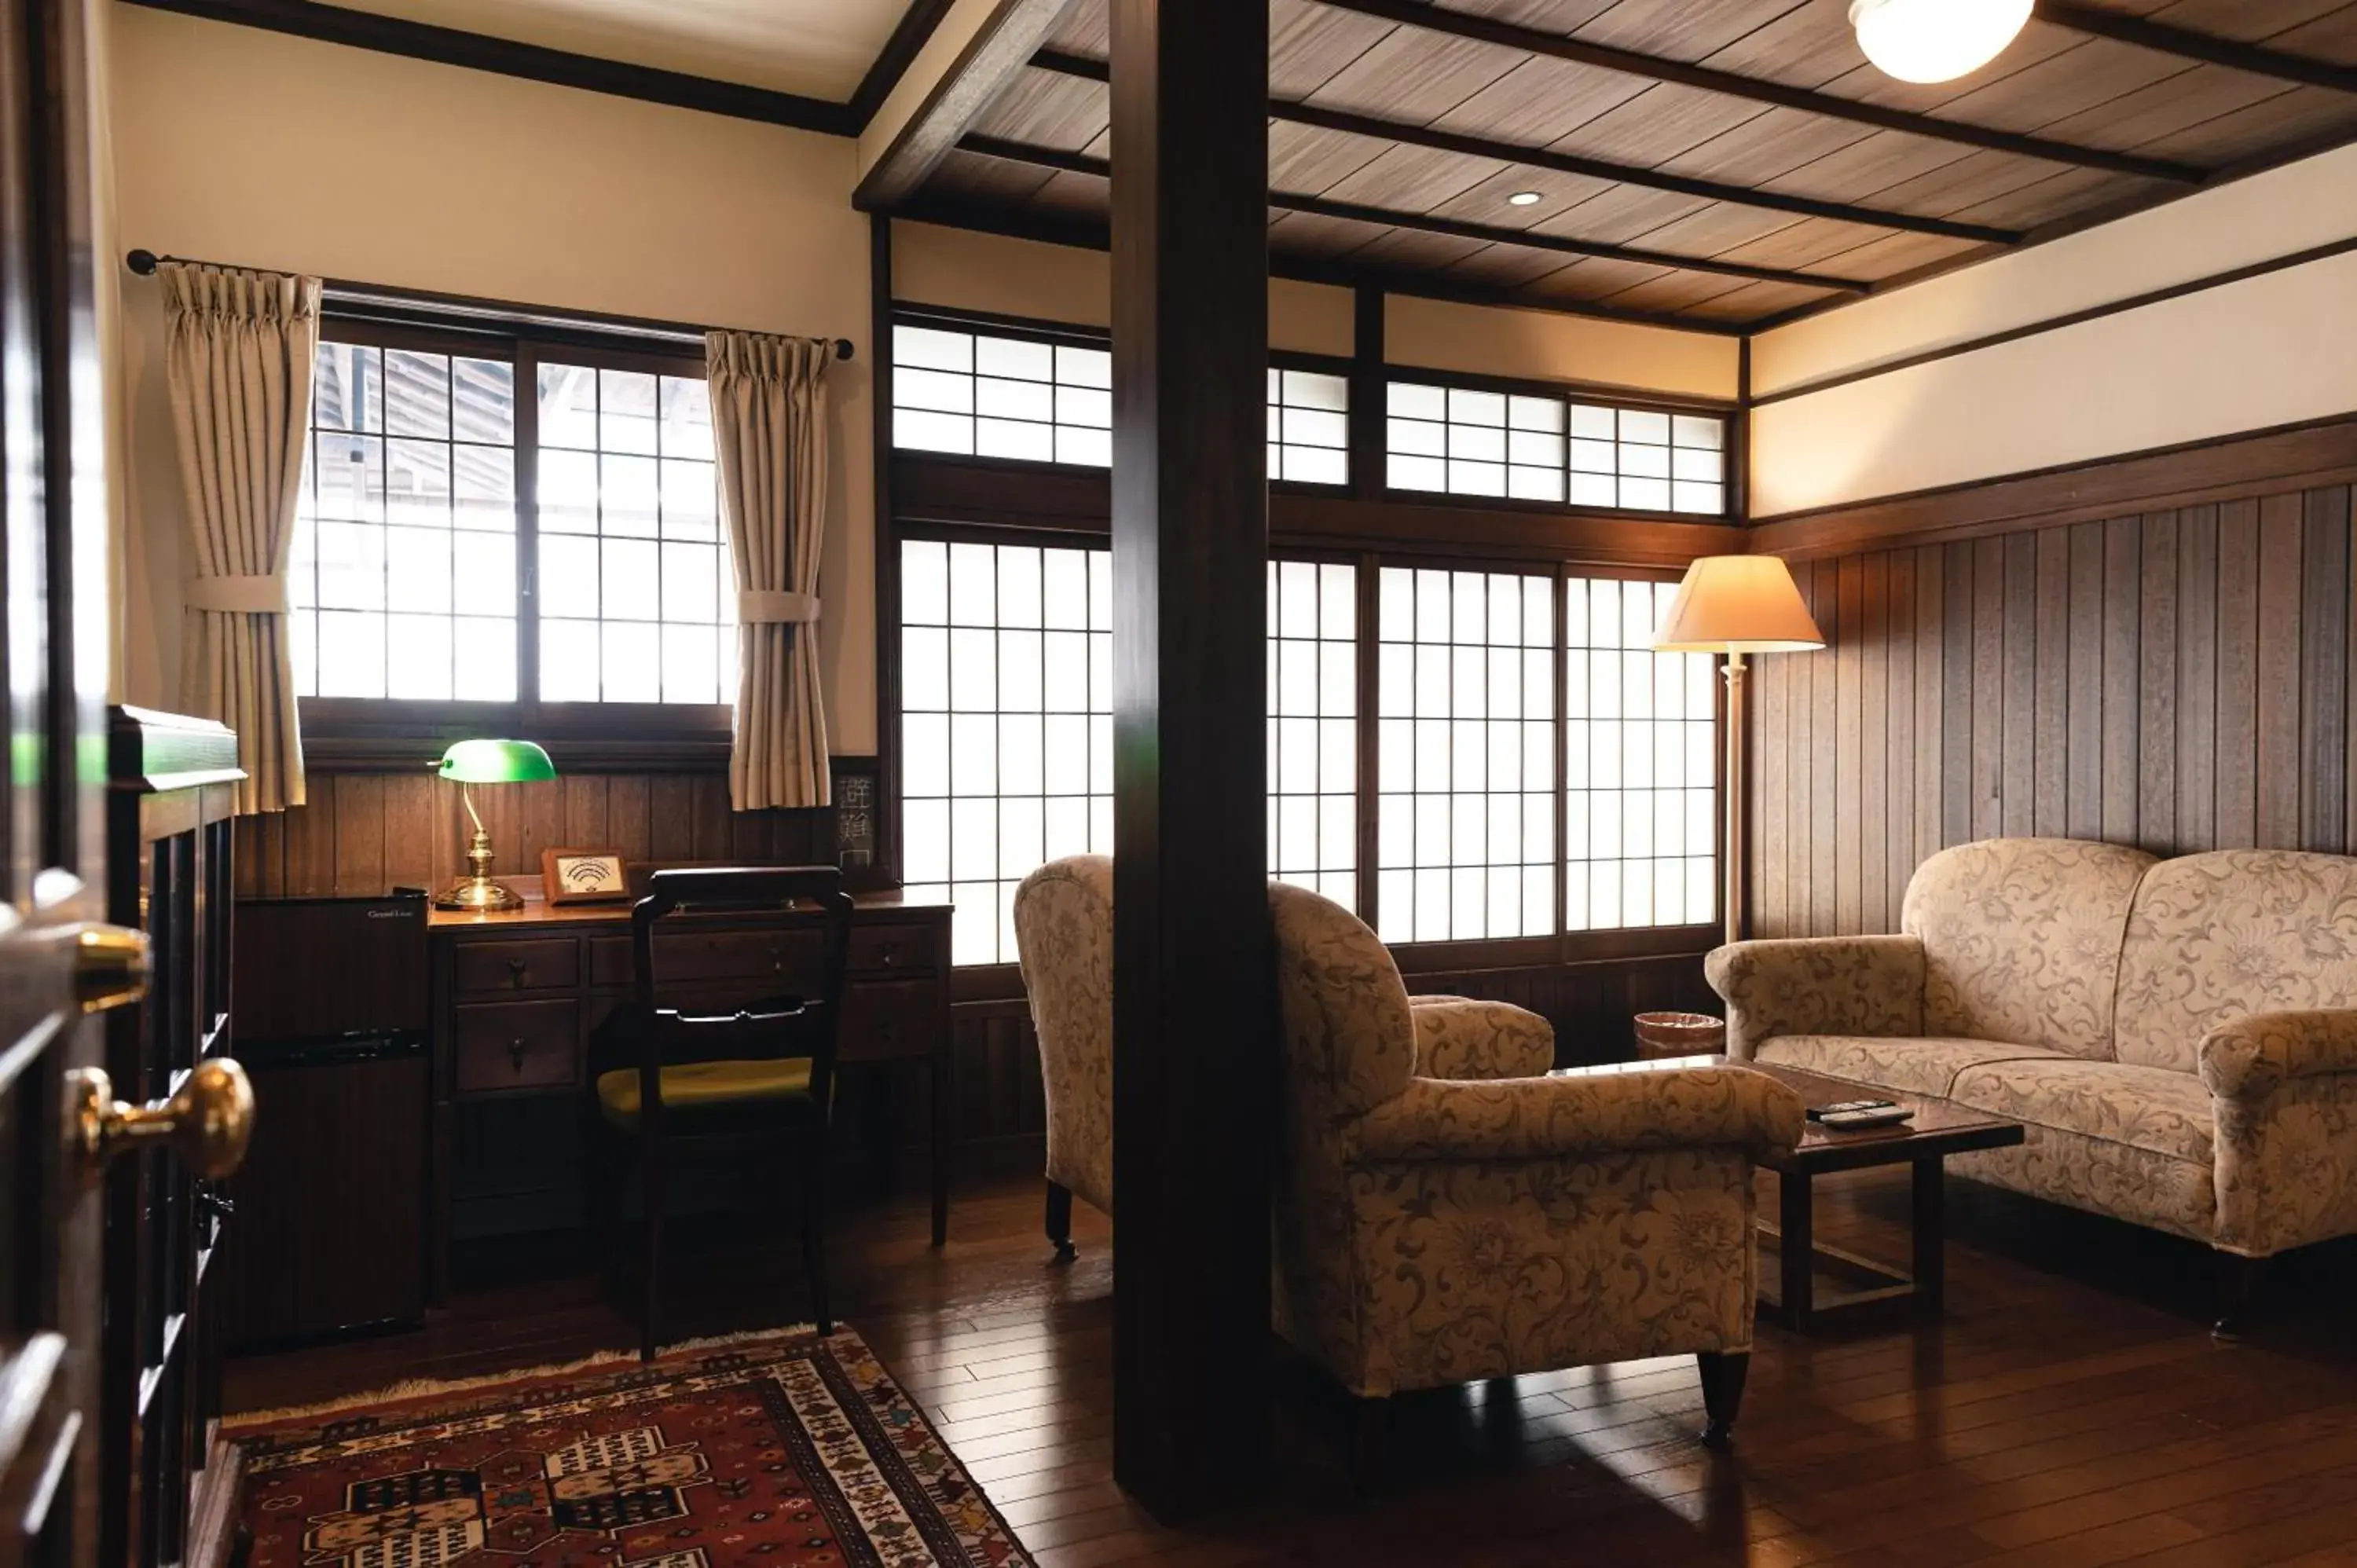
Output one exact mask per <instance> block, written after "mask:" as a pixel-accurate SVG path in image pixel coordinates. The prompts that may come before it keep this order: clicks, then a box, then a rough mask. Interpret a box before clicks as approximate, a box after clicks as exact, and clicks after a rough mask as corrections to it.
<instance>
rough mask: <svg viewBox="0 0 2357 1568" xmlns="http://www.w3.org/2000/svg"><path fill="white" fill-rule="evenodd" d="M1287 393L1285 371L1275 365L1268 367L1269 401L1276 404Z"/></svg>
mask: <svg viewBox="0 0 2357 1568" xmlns="http://www.w3.org/2000/svg"><path fill="white" fill-rule="evenodd" d="M1284 395H1285V372H1284V371H1280V370H1278V369H1277V368H1276V367H1275V365H1271V366H1270V367H1269V368H1268V401H1269V403H1271V404H1272V405H1274V404H1275V403H1277V402H1278V401H1280V400H1281V399H1282V398H1283V397H1284Z"/></svg>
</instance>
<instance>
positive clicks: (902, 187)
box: [851, 0, 1071, 212]
mask: <svg viewBox="0 0 2357 1568" xmlns="http://www.w3.org/2000/svg"><path fill="white" fill-rule="evenodd" d="M1070 4H1071V0H950V3H949V4H948V5H946V6H944V7H943V8H942V15H941V16H939V17H937V18H936V19H935V22H934V26H933V27H932V28H931V31H930V32H929V34H928V35H927V37H926V38H925V40H924V42H923V44H922V45H920V47H919V48H916V49H914V50H912V51H911V53H910V57H909V64H908V65H907V67H906V68H905V69H904V70H902V72H901V75H900V79H899V81H898V82H896V83H895V84H894V86H893V88H892V90H891V91H889V92H888V93H886V94H885V95H884V97H883V99H882V101H881V102H879V103H877V106H876V108H875V110H874V112H873V113H870V114H869V116H868V118H867V122H866V124H865V125H864V126H863V127H862V128H861V130H860V132H859V183H858V185H857V186H856V187H855V188H853V190H852V193H851V201H852V205H853V206H855V207H856V208H858V209H861V210H862V211H866V212H874V211H877V210H879V209H889V208H891V207H894V206H896V205H898V204H899V203H900V202H902V201H905V200H907V199H909V197H911V196H913V195H915V194H916V192H917V190H918V189H919V188H920V187H921V186H922V185H923V184H924V183H925V180H926V178H927V177H929V176H930V175H931V173H932V172H933V168H934V166H935V165H937V164H939V163H940V162H941V161H942V156H944V155H945V154H947V153H948V152H949V150H950V149H951V148H952V147H953V146H955V145H957V140H958V138H959V137H960V136H963V135H964V134H965V133H966V129H967V127H968V126H970V125H972V124H974V120H975V118H976V117H977V116H978V115H980V114H981V113H982V112H983V111H984V110H985V109H986V108H988V107H989V106H990V102H991V100H993V99H994V98H996V97H997V96H998V93H999V91H1000V89H1002V88H1004V87H1005V86H1006V83H1007V82H1008V81H1010V80H1012V79H1013V77H1014V75H1015V73H1016V72H1017V70H1021V69H1022V68H1023V62H1024V61H1025V60H1027V59H1029V58H1030V57H1031V54H1032V51H1033V50H1035V49H1037V48H1039V46H1040V45H1041V44H1043V43H1045V42H1047V39H1048V35H1049V33H1050V32H1052V31H1054V30H1055V27H1056V24H1057V23H1058V22H1059V21H1060V20H1061V19H1062V17H1063V14H1064V11H1065V8H1066V7H1067V6H1068V5H1070ZM952 49H955V50H956V53H955V55H954V57H953V58H952V57H951V55H950V51H951V50H952Z"/></svg>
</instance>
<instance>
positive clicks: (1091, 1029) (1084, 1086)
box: [1015, 854, 1113, 1214]
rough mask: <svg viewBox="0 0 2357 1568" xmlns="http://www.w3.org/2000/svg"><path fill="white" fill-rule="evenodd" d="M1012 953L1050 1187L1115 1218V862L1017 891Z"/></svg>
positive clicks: (1060, 871)
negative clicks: (1025, 1001) (1025, 1007)
mask: <svg viewBox="0 0 2357 1568" xmlns="http://www.w3.org/2000/svg"><path fill="white" fill-rule="evenodd" d="M1015 948H1016V951H1017V954H1018V955H1019V956H1020V958H1021V961H1022V966H1023V991H1024V994H1025V995H1027V996H1028V997H1029V998H1030V1002H1031V1026H1032V1027H1033V1028H1034V1029H1035V1030H1037V1031H1038V1033H1039V1075H1040V1079H1041V1080H1042V1082H1043V1084H1044V1085H1045V1088H1046V1090H1047V1099H1048V1179H1049V1181H1052V1182H1055V1183H1057V1184H1058V1185H1060V1186H1061V1187H1069V1188H1071V1190H1072V1191H1073V1192H1075V1193H1077V1194H1079V1195H1080V1196H1081V1197H1082V1198H1084V1199H1085V1200H1087V1201H1088V1202H1089V1203H1091V1204H1093V1205H1094V1206H1095V1207H1097V1208H1100V1209H1103V1210H1104V1211H1105V1212H1106V1213H1108V1214H1110V1213H1111V1212H1113V861H1112V860H1111V859H1110V858H1108V857H1107V856H1104V855H1102V854H1076V855H1071V856H1069V857H1067V858H1065V859H1063V860H1055V861H1050V862H1049V863H1048V864H1047V865H1043V866H1041V867H1040V868H1039V870H1037V871H1035V872H1033V873H1032V874H1031V875H1028V876H1027V877H1025V878H1024V879H1023V885H1022V886H1019V887H1017V889H1016V890H1015Z"/></svg>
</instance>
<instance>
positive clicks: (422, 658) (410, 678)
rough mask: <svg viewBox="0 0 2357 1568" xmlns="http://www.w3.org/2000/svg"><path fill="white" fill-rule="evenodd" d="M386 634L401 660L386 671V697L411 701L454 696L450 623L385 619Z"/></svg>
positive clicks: (414, 618) (413, 618)
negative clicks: (399, 653)
mask: <svg viewBox="0 0 2357 1568" xmlns="http://www.w3.org/2000/svg"><path fill="white" fill-rule="evenodd" d="M385 632H386V634H387V635H388V636H389V637H390V638H391V639H393V647H395V648H397V649H399V650H401V656H400V657H399V658H397V659H394V660H390V661H389V662H388V663H387V665H386V667H385V682H384V694H385V695H386V696H388V697H406V698H411V699H435V698H439V699H447V698H448V697H449V695H450V655H451V650H450V640H451V639H450V622H449V620H448V619H447V618H445V617H442V616H418V615H395V616H387V617H386V618H385Z"/></svg>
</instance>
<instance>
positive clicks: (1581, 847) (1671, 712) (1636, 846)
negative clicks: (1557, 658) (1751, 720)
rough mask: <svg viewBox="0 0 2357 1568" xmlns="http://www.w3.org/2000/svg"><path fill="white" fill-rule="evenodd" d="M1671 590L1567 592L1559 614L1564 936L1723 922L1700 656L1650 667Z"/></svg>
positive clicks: (1709, 674) (1711, 697)
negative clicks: (1561, 637) (1562, 660)
mask: <svg viewBox="0 0 2357 1568" xmlns="http://www.w3.org/2000/svg"><path fill="white" fill-rule="evenodd" d="M1675 591H1676V587H1675V585H1674V584H1669V583H1631V582H1617V581H1609V580H1605V579H1590V580H1581V579H1578V578H1574V579H1573V580H1572V581H1571V583H1570V584H1569V585H1568V591H1567V593H1566V600H1565V610H1564V623H1565V627H1564V630H1565V641H1566V645H1567V653H1566V664H1565V675H1564V712H1565V714H1566V726H1565V727H1566V746H1565V749H1566V763H1565V768H1564V775H1565V779H1564V782H1565V785H1566V793H1565V818H1564V821H1565V826H1564V854H1565V868H1564V869H1565V877H1566V881H1565V924H1566V926H1568V927H1569V928H1570V929H1573V930H1594V929H1606V928H1612V927H1627V926H1698V925H1706V924H1708V923H1710V922H1711V921H1713V920H1715V919H1717V918H1718V913H1717V911H1718V904H1717V853H1718V836H1717V834H1718V828H1717V823H1718V812H1717V755H1718V746H1717V711H1718V710H1717V680H1716V678H1715V676H1714V674H1713V671H1712V660H1711V659H1710V657H1709V656H1708V655H1707V654H1699V653H1655V652H1653V651H1652V639H1653V631H1654V628H1655V627H1656V626H1658V625H1659V624H1660V620H1661V618H1662V616H1663V614H1665V613H1666V612H1667V611H1668V609H1669V605H1670V598H1671V596H1672V595H1673V594H1674V593H1675Z"/></svg>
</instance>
